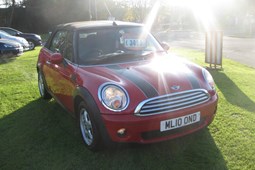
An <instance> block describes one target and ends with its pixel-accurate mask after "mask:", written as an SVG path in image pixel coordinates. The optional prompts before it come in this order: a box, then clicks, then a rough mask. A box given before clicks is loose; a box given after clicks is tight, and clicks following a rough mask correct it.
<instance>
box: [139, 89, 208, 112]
mask: <svg viewBox="0 0 255 170" xmlns="http://www.w3.org/2000/svg"><path fill="white" fill-rule="evenodd" d="M209 99H210V95H209V94H208V92H207V91H206V90H204V89H194V90H188V91H183V92H177V93H172V94H167V95H163V96H158V97H154V98H150V99H147V100H145V101H143V102H141V103H140V104H139V105H138V106H137V107H136V110H135V115H137V116H150V115H156V114H161V113H166V112H173V111H177V110H181V109H184V108H189V107H192V106H196V105H199V104H202V103H205V102H207V101H208V100H209Z"/></svg>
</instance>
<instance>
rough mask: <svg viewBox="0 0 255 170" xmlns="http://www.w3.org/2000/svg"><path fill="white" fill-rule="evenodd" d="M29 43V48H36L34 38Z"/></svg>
mask: <svg viewBox="0 0 255 170" xmlns="http://www.w3.org/2000/svg"><path fill="white" fill-rule="evenodd" d="M28 44H29V50H33V49H35V42H34V41H33V40H28Z"/></svg>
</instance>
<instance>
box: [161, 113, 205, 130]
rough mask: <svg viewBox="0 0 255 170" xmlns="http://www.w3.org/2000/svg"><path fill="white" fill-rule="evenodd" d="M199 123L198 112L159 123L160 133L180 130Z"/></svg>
mask: <svg viewBox="0 0 255 170" xmlns="http://www.w3.org/2000/svg"><path fill="white" fill-rule="evenodd" d="M199 121H200V112H196V113H192V114H189V115H185V116H182V117H177V118H173V119H169V120H163V121H161V122H160V132H163V131H167V130H172V129H176V128H180V127H183V126H187V125H190V124H194V123H196V122H199Z"/></svg>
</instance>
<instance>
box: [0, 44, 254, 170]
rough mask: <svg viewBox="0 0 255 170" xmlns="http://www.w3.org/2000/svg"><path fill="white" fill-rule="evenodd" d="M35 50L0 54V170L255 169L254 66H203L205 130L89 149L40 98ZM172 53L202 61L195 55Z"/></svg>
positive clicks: (66, 118) (67, 118)
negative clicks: (208, 84)
mask: <svg viewBox="0 0 255 170" xmlns="http://www.w3.org/2000/svg"><path fill="white" fill-rule="evenodd" d="M38 52H39V48H36V50H34V51H31V52H26V53H25V54H24V55H22V56H20V57H18V58H14V59H1V58H0V99H1V102H0V169H215V170H218V169H255V164H254V162H255V125H254V122H255V90H254V87H255V69H253V68H249V67H246V66H244V65H241V64H238V63H236V62H233V61H231V60H227V59H224V60H223V70H213V71H210V72H211V73H212V75H213V76H214V79H215V82H216V84H217V90H218V94H219V98H220V100H219V106H218V113H217V116H216V118H215V120H214V122H213V123H212V124H211V125H210V126H209V127H208V128H207V129H204V130H202V131H200V132H198V133H195V134H193V135H188V136H186V137H183V138H180V139H175V140H171V141H167V142H162V143H157V144H150V145H131V144H129V145H128V144H126V145H117V146H116V147H115V148H112V149H106V150H103V151H100V152H97V153H92V152H90V151H89V150H87V149H86V148H85V146H84V145H83V143H82V140H81V137H80V133H79V130H78V128H77V126H76V124H75V120H74V119H73V118H72V116H71V115H69V114H68V113H67V112H66V111H65V110H64V109H62V108H61V107H60V106H59V105H58V104H57V103H56V102H55V101H54V100H51V101H49V102H47V101H44V100H42V99H40V97H39V92H38V88H37V74H36V69H35V67H36V60H37V55H38ZM173 52H174V53H177V54H179V55H181V56H186V57H187V58H188V59H189V60H192V61H195V62H197V63H199V64H201V65H202V66H206V64H204V63H203V60H204V57H203V53H201V52H197V51H193V50H187V49H175V50H173Z"/></svg>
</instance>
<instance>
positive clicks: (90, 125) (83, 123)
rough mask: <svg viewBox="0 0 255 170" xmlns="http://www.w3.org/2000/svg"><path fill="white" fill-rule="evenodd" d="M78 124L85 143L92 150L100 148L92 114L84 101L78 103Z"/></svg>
mask: <svg viewBox="0 0 255 170" xmlns="http://www.w3.org/2000/svg"><path fill="white" fill-rule="evenodd" d="M79 125H80V130H81V135H82V139H83V141H84V143H85V145H86V146H87V147H88V148H89V149H90V150H92V151H97V150H99V149H101V146H102V145H101V142H100V136H99V131H98V128H97V126H96V123H95V120H94V116H93V114H92V113H91V112H90V110H89V108H88V107H87V106H86V104H85V103H84V102H81V103H80V105H79Z"/></svg>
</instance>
